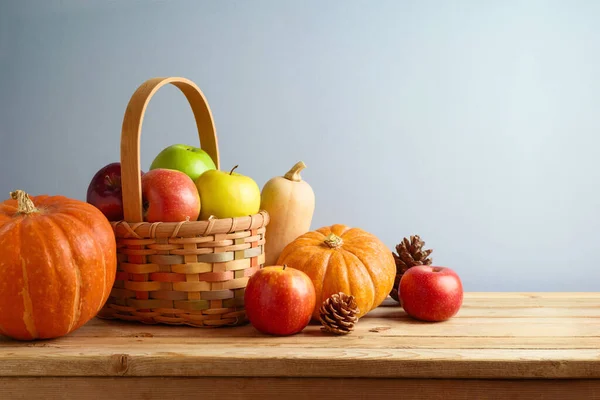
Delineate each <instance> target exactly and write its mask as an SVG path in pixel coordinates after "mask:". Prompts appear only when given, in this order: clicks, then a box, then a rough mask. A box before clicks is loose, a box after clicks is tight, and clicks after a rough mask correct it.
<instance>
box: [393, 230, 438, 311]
mask: <svg viewBox="0 0 600 400" xmlns="http://www.w3.org/2000/svg"><path fill="white" fill-rule="evenodd" d="M424 245H425V242H424V241H423V240H421V237H420V236H419V235H412V236H411V237H410V239H409V238H403V239H402V241H401V242H400V243H399V244H397V245H396V252H395V253H392V255H393V256H394V261H396V279H395V280H394V288H393V289H392V291H391V292H390V296H391V297H392V298H393V299H394V300H396V301H398V302H399V301H400V299H399V298H398V287H399V285H400V279H402V275H404V273H405V272H406V271H407V270H408V269H409V268H412V267H415V266H417V265H431V263H432V259H431V253H432V252H433V250H432V249H428V250H424V249H423V246H424Z"/></svg>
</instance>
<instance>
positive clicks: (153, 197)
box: [142, 168, 200, 222]
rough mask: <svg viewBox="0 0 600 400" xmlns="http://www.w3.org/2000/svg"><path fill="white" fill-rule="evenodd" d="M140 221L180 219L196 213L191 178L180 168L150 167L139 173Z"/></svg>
mask: <svg viewBox="0 0 600 400" xmlns="http://www.w3.org/2000/svg"><path fill="white" fill-rule="evenodd" d="M142 199H143V204H144V221H146V222H180V221H185V220H186V219H188V218H189V220H190V221H196V220H197V219H198V216H199V215H200V195H199V194H198V189H197V188H196V185H195V184H194V181H193V180H192V179H191V178H190V177H189V176H187V175H186V174H184V173H183V172H181V171H177V170H174V169H163V168H158V169H153V170H151V171H148V172H146V173H145V174H144V176H143V177H142Z"/></svg>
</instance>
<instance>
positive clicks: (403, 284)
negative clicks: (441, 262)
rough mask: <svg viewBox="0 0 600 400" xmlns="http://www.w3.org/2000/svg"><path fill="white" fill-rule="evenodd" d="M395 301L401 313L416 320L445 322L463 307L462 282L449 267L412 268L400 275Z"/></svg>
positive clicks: (422, 266) (427, 266) (423, 266)
mask: <svg viewBox="0 0 600 400" xmlns="http://www.w3.org/2000/svg"><path fill="white" fill-rule="evenodd" d="M398 298H399V299H400V304H401V305H402V308H404V311H406V313H407V314H408V315H410V316H411V317H413V318H415V319H418V320H422V321H430V322H439V321H445V320H447V319H450V318H452V317H453V316H454V315H456V313H457V312H458V310H459V309H460V307H461V306H462V302H463V287H462V282H461V280H460V277H459V276H458V274H457V273H456V272H455V271H454V270H452V269H450V268H448V267H436V266H430V265H420V266H415V267H411V268H409V269H408V270H407V271H406V272H405V273H404V274H403V275H402V279H401V280H400V284H399V285H398Z"/></svg>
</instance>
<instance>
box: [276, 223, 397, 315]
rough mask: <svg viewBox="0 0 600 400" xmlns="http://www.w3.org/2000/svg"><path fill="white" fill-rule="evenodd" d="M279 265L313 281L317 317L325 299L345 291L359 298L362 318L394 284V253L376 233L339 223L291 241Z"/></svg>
mask: <svg viewBox="0 0 600 400" xmlns="http://www.w3.org/2000/svg"><path fill="white" fill-rule="evenodd" d="M277 264H278V265H287V266H288V267H292V268H296V269H299V270H300V271H303V272H305V273H306V274H307V275H308V276H309V277H310V278H311V280H312V281H313V284H314V286H315V293H316V296H317V299H316V300H317V302H316V304H317V306H316V307H315V310H314V312H313V318H314V319H318V316H319V308H320V305H321V303H322V302H323V301H325V300H326V299H327V298H328V297H329V296H331V295H332V294H334V293H338V292H344V293H346V294H348V295H353V296H354V297H355V298H356V301H357V305H358V307H359V309H360V312H359V317H362V316H363V315H365V314H366V313H368V312H369V311H371V310H372V309H374V308H376V307H377V306H379V305H380V304H381V303H382V302H383V300H385V298H386V297H387V296H388V294H389V293H390V291H391V290H392V286H393V285H394V277H395V276H396V264H395V262H394V257H393V256H392V252H391V251H390V250H388V248H387V247H386V246H385V245H384V244H383V242H381V241H380V240H379V239H378V238H377V237H376V236H374V235H373V234H370V233H368V232H365V231H364V230H362V229H359V228H350V227H348V226H345V225H341V224H336V225H332V226H326V227H322V228H320V229H317V230H316V231H311V232H307V233H305V234H303V235H301V236H299V237H298V238H296V239H295V240H294V241H292V242H291V243H289V244H288V245H287V246H286V247H285V248H284V249H283V251H282V252H281V255H280V256H279V258H278V260H277Z"/></svg>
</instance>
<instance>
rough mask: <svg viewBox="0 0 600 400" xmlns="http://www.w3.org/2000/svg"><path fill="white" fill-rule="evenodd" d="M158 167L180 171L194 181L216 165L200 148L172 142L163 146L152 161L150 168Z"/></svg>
mask: <svg viewBox="0 0 600 400" xmlns="http://www.w3.org/2000/svg"><path fill="white" fill-rule="evenodd" d="M158 168H165V169H175V170H177V171H181V172H183V173H184V174H186V175H187V176H189V177H190V178H192V180H193V181H195V180H196V179H198V177H199V176H200V175H202V174H203V173H204V172H206V171H209V170H214V169H216V168H217V167H216V166H215V163H214V161H213V159H212V158H210V156H209V155H208V153H207V152H205V151H204V150H202V149H201V148H199V147H194V146H189V145H186V144H173V145H171V146H169V147H166V148H164V149H163V150H162V151H161V152H160V153H158V155H157V156H156V157H155V158H154V161H152V164H151V165H150V169H151V170H153V169H158Z"/></svg>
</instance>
